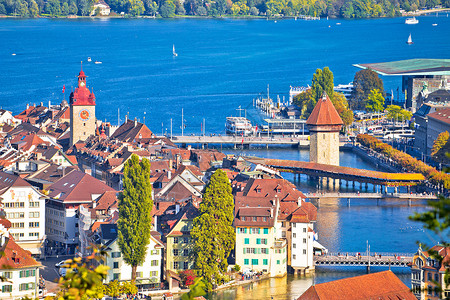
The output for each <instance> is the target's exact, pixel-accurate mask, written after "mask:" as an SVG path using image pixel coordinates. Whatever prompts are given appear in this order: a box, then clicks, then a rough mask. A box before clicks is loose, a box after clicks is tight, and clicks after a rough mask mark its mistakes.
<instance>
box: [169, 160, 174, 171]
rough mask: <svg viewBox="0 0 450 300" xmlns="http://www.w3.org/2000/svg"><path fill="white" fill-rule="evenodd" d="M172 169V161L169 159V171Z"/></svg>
mask: <svg viewBox="0 0 450 300" xmlns="http://www.w3.org/2000/svg"><path fill="white" fill-rule="evenodd" d="M172 169H173V161H172V160H171V159H169V170H172Z"/></svg>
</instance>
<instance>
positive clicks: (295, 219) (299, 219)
mask: <svg viewBox="0 0 450 300" xmlns="http://www.w3.org/2000/svg"><path fill="white" fill-rule="evenodd" d="M316 220H317V208H316V207H315V206H314V205H313V204H312V203H310V202H305V201H302V205H301V206H300V207H299V208H298V209H297V210H296V211H294V212H293V213H292V217H291V223H309V222H313V221H316Z"/></svg>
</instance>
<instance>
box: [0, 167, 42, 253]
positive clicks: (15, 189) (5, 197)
mask: <svg viewBox="0 0 450 300" xmlns="http://www.w3.org/2000/svg"><path fill="white" fill-rule="evenodd" d="M0 197H1V199H0V206H1V208H3V210H4V211H5V213H6V218H8V219H9V220H10V221H11V228H10V230H9V232H10V233H11V235H12V236H13V237H14V240H15V242H16V243H17V244H18V245H19V246H20V247H22V248H23V249H25V250H28V251H30V252H31V254H32V255H35V256H40V255H41V254H43V252H42V250H43V245H44V241H45V239H46V235H45V199H46V197H45V196H44V195H42V194H41V193H39V192H38V191H37V190H36V189H35V188H34V187H33V186H31V185H30V184H29V183H28V182H26V181H25V180H23V179H22V178H20V177H19V176H17V175H13V174H9V173H5V172H0Z"/></svg>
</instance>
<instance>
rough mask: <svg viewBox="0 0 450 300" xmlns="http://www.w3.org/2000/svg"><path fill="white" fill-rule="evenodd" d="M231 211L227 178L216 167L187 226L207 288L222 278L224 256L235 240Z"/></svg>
mask: <svg viewBox="0 0 450 300" xmlns="http://www.w3.org/2000/svg"><path fill="white" fill-rule="evenodd" d="M233 211H234V202H233V195H232V194H231V185H230V182H229V180H228V177H227V175H226V173H225V172H224V171H222V170H217V171H216V172H215V173H214V174H213V175H212V176H211V180H210V182H209V183H208V185H207V186H206V188H205V192H204V194H203V200H202V202H201V203H200V206H199V213H200V214H199V216H198V217H196V218H195V219H194V221H193V228H192V230H191V237H192V238H193V256H194V259H195V269H197V271H198V275H199V276H203V278H204V281H205V284H206V288H207V289H208V290H211V289H212V287H213V284H221V283H222V282H223V275H222V274H223V273H225V272H226V270H227V267H228V262H227V258H228V256H229V255H230V252H231V250H232V249H233V248H234V243H235V233H234V228H233V226H232V223H233V219H234V213H233Z"/></svg>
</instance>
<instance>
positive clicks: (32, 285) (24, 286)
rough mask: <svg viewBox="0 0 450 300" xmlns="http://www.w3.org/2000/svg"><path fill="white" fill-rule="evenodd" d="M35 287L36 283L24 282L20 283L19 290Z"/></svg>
mask: <svg viewBox="0 0 450 300" xmlns="http://www.w3.org/2000/svg"><path fill="white" fill-rule="evenodd" d="M32 289H34V283H32V282H31V283H22V284H20V285H19V291H28V290H32Z"/></svg>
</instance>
